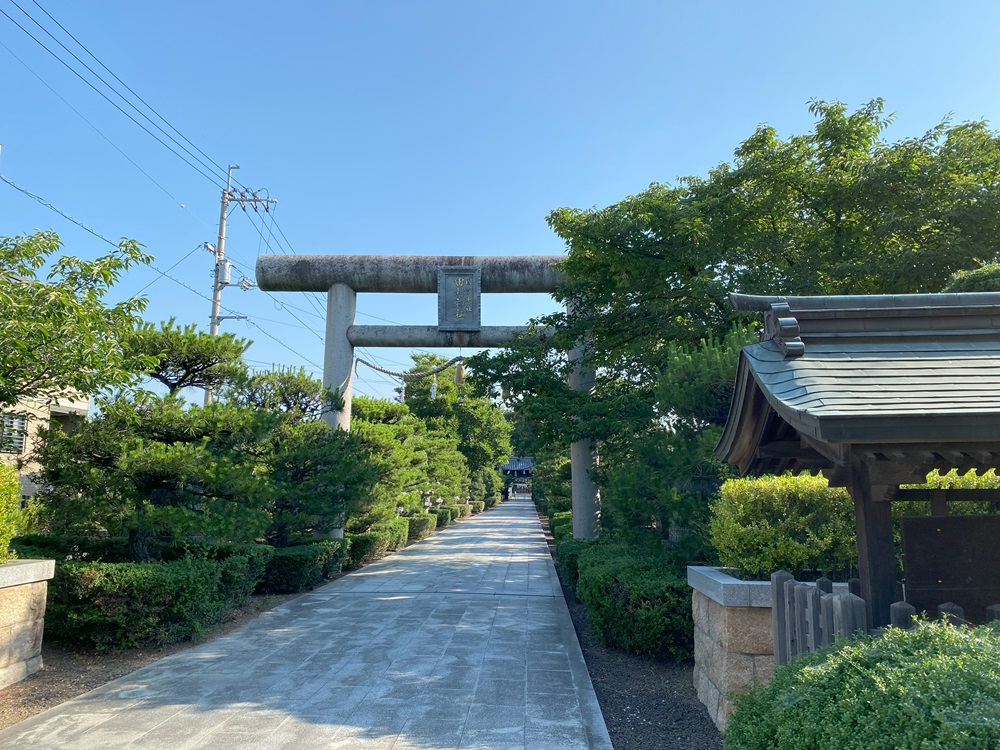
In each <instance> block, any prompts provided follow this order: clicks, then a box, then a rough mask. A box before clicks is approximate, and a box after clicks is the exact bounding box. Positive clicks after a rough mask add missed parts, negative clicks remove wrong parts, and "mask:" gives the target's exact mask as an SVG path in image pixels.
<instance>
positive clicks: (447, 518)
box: [431, 507, 452, 526]
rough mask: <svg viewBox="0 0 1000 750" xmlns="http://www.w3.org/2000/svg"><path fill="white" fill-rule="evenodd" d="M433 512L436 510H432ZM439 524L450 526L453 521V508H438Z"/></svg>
mask: <svg viewBox="0 0 1000 750" xmlns="http://www.w3.org/2000/svg"><path fill="white" fill-rule="evenodd" d="M431 512H432V513H433V512H435V511H431ZM436 513H437V519H438V520H437V525H438V526H449V525H450V524H451V521H452V517H451V510H449V509H448V508H444V507H441V508H438V509H437V511H436Z"/></svg>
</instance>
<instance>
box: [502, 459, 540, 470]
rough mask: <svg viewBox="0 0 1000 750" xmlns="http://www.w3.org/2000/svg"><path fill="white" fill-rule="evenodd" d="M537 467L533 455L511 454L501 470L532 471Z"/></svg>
mask: <svg viewBox="0 0 1000 750" xmlns="http://www.w3.org/2000/svg"><path fill="white" fill-rule="evenodd" d="M534 468H535V459H534V458H532V457H531V456H523V457H519V456H511V457H510V458H509V459H507V463H505V464H504V465H503V466H501V467H500V471H531V470H532V469H534Z"/></svg>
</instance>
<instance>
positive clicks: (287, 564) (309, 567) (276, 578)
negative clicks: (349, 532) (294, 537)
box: [257, 539, 351, 594]
mask: <svg viewBox="0 0 1000 750" xmlns="http://www.w3.org/2000/svg"><path fill="white" fill-rule="evenodd" d="M350 547H351V542H350V541H349V540H347V539H323V540H321V541H315V542H309V543H307V544H300V545H297V546H295V547H283V548H278V549H275V550H274V556H273V557H272V558H271V559H270V560H269V561H268V563H267V571H266V572H265V574H264V580H263V581H261V583H260V585H258V587H257V591H259V592H262V593H268V594H295V593H298V592H299V591H305V590H306V589H308V588H311V587H312V586H315V585H316V584H318V583H321V582H322V581H323V580H324V579H327V578H333V577H334V576H335V575H337V574H338V573H339V572H340V569H341V566H342V565H343V563H344V558H345V556H346V554H347V553H348V551H349V550H350Z"/></svg>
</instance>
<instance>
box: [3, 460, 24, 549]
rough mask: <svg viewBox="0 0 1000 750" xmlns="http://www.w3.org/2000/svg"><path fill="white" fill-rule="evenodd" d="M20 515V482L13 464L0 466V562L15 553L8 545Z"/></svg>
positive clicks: (15, 530)
mask: <svg viewBox="0 0 1000 750" xmlns="http://www.w3.org/2000/svg"><path fill="white" fill-rule="evenodd" d="M20 516H21V483H20V481H19V480H18V478H17V470H16V469H15V468H14V467H13V466H0V563H5V562H7V561H8V560H13V559H14V558H15V557H17V553H16V552H14V551H12V550H11V549H10V547H9V545H10V540H11V539H12V538H13V537H14V534H15V533H16V532H17V526H18V523H19V520H20Z"/></svg>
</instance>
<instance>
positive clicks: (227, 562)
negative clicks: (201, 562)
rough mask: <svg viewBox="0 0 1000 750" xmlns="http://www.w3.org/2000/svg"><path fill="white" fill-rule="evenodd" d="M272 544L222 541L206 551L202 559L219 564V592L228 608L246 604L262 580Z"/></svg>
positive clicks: (271, 550)
mask: <svg viewBox="0 0 1000 750" xmlns="http://www.w3.org/2000/svg"><path fill="white" fill-rule="evenodd" d="M272 557H274V547H269V546H267V545H266V544H222V545H217V546H215V547H213V548H211V550H206V553H205V559H208V560H216V561H218V562H220V563H221V564H222V581H221V586H222V593H223V596H224V598H225V599H226V602H227V604H228V606H229V607H230V608H233V607H238V606H240V605H241V604H244V603H246V602H247V601H248V600H249V599H250V597H251V596H252V595H253V592H254V591H255V590H256V588H257V586H258V585H259V584H260V582H261V581H263V580H264V576H265V574H266V573H267V564H268V563H269V562H270V560H271V558H272Z"/></svg>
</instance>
